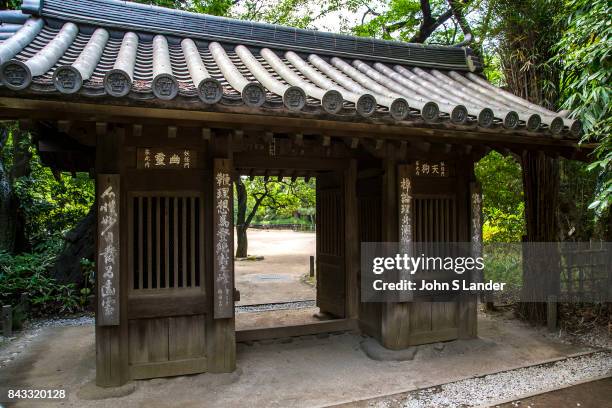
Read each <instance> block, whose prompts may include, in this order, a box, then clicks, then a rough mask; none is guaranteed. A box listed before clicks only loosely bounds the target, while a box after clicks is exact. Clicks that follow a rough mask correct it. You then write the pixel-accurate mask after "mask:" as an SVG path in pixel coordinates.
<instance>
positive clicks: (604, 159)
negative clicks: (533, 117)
mask: <svg viewBox="0 0 612 408" xmlns="http://www.w3.org/2000/svg"><path fill="white" fill-rule="evenodd" d="M568 8H569V18H568V19H567V29H566V30H565V31H564V32H563V35H562V36H561V38H560V39H559V40H558V41H557V43H556V45H555V46H554V47H553V50H554V51H555V52H556V55H554V56H553V57H552V58H551V61H552V63H555V64H561V65H562V66H563V69H562V71H561V77H560V84H561V85H560V88H561V89H560V92H561V99H562V102H563V105H562V107H563V108H565V109H570V110H571V111H572V116H573V117H575V118H578V119H580V120H581V121H582V123H583V131H584V136H583V138H582V140H581V141H582V142H583V143H598V146H597V148H596V149H595V152H594V158H595V161H594V162H593V163H592V164H591V166H590V167H589V169H590V170H591V171H594V172H596V173H598V180H597V190H596V191H597V195H596V197H595V200H594V201H593V203H592V204H591V208H592V209H594V210H595V211H596V214H597V215H598V216H602V215H604V213H605V212H606V210H609V208H610V206H611V205H612V104H611V103H610V99H612V85H611V83H612V64H611V63H610V58H611V55H612V25H610V15H612V3H610V1H608V0H569V1H568ZM611 229H612V228H611Z"/></svg>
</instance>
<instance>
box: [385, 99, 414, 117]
mask: <svg viewBox="0 0 612 408" xmlns="http://www.w3.org/2000/svg"><path fill="white" fill-rule="evenodd" d="M389 112H390V113H391V117H392V118H393V119H395V120H404V119H406V118H407V117H408V115H409V114H410V106H408V101H406V100H405V99H404V98H397V99H396V100H394V101H393V102H392V103H391V106H390V107H389Z"/></svg>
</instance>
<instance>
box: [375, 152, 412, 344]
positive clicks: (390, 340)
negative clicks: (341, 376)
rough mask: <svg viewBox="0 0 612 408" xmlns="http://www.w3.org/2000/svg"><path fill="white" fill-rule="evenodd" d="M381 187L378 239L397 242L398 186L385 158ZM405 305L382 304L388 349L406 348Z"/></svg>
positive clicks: (407, 317) (407, 307)
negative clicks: (380, 234)
mask: <svg viewBox="0 0 612 408" xmlns="http://www.w3.org/2000/svg"><path fill="white" fill-rule="evenodd" d="M383 163H384V164H383V165H384V171H385V173H384V176H383V188H382V220H381V222H382V223H383V225H382V238H383V241H384V242H398V238H399V236H398V234H399V228H398V207H397V203H398V199H397V197H398V188H397V187H398V185H397V162H396V161H395V160H392V159H385V160H384V162H383ZM410 306H411V303H409V302H386V303H383V305H382V318H381V341H382V345H383V346H384V347H386V348H388V349H392V350H399V349H403V348H406V347H408V346H409V343H408V341H409V334H410Z"/></svg>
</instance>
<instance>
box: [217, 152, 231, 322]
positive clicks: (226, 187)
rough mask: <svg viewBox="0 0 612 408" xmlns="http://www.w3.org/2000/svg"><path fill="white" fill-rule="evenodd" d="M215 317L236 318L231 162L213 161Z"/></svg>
mask: <svg viewBox="0 0 612 408" xmlns="http://www.w3.org/2000/svg"><path fill="white" fill-rule="evenodd" d="M213 184H214V189H213V194H214V195H213V202H214V205H213V217H214V218H213V220H214V221H213V223H214V226H213V228H214V231H213V233H214V251H215V256H214V293H213V295H214V296H213V297H214V318H215V319H226V318H231V317H233V316H234V258H233V254H234V239H233V233H232V232H233V228H232V224H233V217H232V209H233V205H232V203H233V201H232V177H231V161H230V160H229V159H215V160H214V180H213Z"/></svg>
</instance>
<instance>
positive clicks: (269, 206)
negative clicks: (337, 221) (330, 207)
mask: <svg viewBox="0 0 612 408" xmlns="http://www.w3.org/2000/svg"><path fill="white" fill-rule="evenodd" d="M243 183H244V185H245V187H246V189H247V196H248V200H247V208H248V209H249V211H250V210H251V209H252V208H253V206H254V205H255V200H256V199H257V198H258V197H260V196H261V195H262V194H264V192H267V195H266V197H265V198H264V199H263V201H262V202H261V205H260V206H259V208H258V209H257V213H256V214H255V216H254V217H253V221H254V222H256V223H262V224H265V223H277V224H278V223H281V224H282V223H284V222H280V220H289V219H293V218H299V217H295V216H296V214H299V215H301V216H310V220H309V221H307V223H310V224H312V217H313V216H314V212H315V200H316V198H315V195H316V190H315V181H314V179H311V180H309V181H308V183H306V181H305V180H304V179H303V178H299V179H297V180H295V181H293V182H292V181H290V180H289V179H286V178H285V179H283V181H280V182H279V181H270V180H268V181H267V182H266V181H264V178H263V177H255V178H254V179H253V180H250V179H248V178H247V177H244V178H243ZM291 223H293V222H291ZM295 223H297V222H295Z"/></svg>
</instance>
